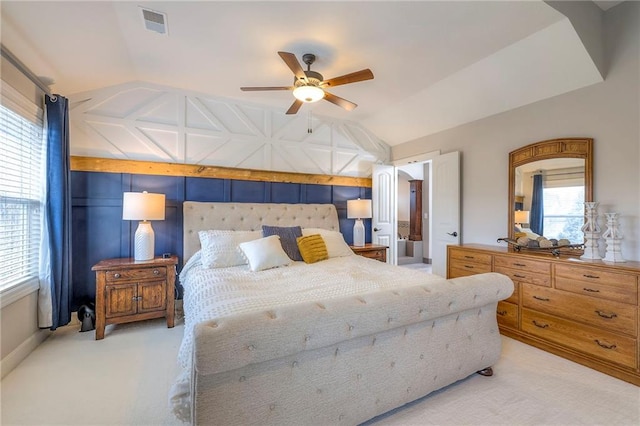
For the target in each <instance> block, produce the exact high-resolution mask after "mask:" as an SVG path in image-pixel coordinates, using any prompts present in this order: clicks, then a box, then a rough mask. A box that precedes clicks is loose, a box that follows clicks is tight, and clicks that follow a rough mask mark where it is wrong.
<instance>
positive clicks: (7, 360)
mask: <svg viewBox="0 0 640 426" xmlns="http://www.w3.org/2000/svg"><path fill="white" fill-rule="evenodd" d="M50 334H51V330H38V331H36V332H35V333H33V334H32V335H31V336H29V338H27V339H26V340H25V341H24V342H22V343H21V344H20V346H18V347H17V348H15V349H14V350H13V351H11V353H10V354H9V355H7V356H5V357H4V358H2V360H1V361H0V378H3V379H4V377H5V376H6V375H7V374H9V373H10V372H11V371H13V369H14V368H16V367H17V366H18V364H20V363H21V362H22V361H23V360H24V359H25V358H26V357H27V356H29V354H30V353H31V352H33V351H34V349H35V348H37V347H38V345H40V343H42V342H44V341H45V340H46V339H47V337H49V335H50Z"/></svg>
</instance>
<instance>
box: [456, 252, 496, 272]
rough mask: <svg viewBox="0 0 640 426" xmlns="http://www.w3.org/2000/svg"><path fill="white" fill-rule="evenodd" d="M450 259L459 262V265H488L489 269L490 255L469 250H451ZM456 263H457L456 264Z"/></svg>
mask: <svg viewBox="0 0 640 426" xmlns="http://www.w3.org/2000/svg"><path fill="white" fill-rule="evenodd" d="M449 253H450V259H451V260H456V261H459V262H460V263H469V262H471V263H473V264H478V263H479V264H483V265H488V266H489V269H491V255H490V254H487V253H477V252H474V251H469V250H459V249H451V251H450V252H449ZM456 263H458V262H456Z"/></svg>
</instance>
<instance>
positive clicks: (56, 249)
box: [45, 95, 72, 330]
mask: <svg viewBox="0 0 640 426" xmlns="http://www.w3.org/2000/svg"><path fill="white" fill-rule="evenodd" d="M45 105H46V109H47V193H46V207H45V208H46V210H47V222H48V226H49V250H50V253H51V276H52V288H51V302H52V316H53V318H52V325H51V329H52V330H55V329H56V328H57V327H61V326H63V325H66V324H68V323H69V321H71V296H72V291H71V290H72V289H71V169H70V167H69V161H70V158H69V101H68V100H67V98H65V97H63V96H60V95H51V96H49V95H45Z"/></svg>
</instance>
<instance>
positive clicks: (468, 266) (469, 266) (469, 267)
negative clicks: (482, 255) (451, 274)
mask: <svg viewBox="0 0 640 426" xmlns="http://www.w3.org/2000/svg"><path fill="white" fill-rule="evenodd" d="M464 267H465V268H467V269H473V266H471V265H464Z"/></svg>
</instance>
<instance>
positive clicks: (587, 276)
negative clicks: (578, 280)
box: [582, 274, 600, 280]
mask: <svg viewBox="0 0 640 426" xmlns="http://www.w3.org/2000/svg"><path fill="white" fill-rule="evenodd" d="M582 276H583V277H585V278H594V279H596V280H599V279H600V277H599V276H597V275H589V274H583V275H582Z"/></svg>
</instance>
